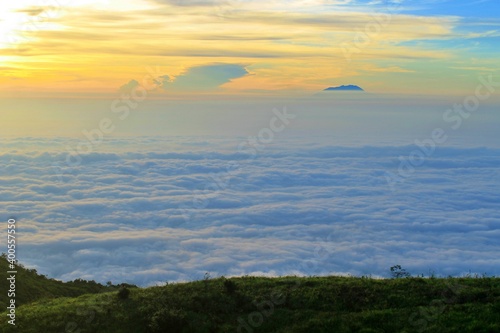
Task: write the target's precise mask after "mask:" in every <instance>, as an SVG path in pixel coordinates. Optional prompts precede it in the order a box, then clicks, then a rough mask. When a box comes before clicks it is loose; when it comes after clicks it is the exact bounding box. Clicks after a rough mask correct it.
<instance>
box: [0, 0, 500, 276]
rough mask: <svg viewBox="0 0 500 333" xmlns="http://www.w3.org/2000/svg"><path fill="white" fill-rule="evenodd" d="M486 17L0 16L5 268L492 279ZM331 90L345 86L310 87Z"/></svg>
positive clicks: (474, 8)
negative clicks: (11, 251)
mask: <svg viewBox="0 0 500 333" xmlns="http://www.w3.org/2000/svg"><path fill="white" fill-rule="evenodd" d="M499 8H500V6H499V5H498V1H497V0H491V1H488V0H471V1H464V0H455V1H446V0H423V1H405V0H398V1H396V0H393V1H377V0H366V1H361V0H359V1H358V0H296V1H287V0H275V1H263V0H255V1H236V0H234V1H233V0H193V1H183V0H127V1H118V0H106V1H105V0H50V1H35V0H18V1H12V2H2V3H1V4H0V30H1V31H2V34H0V123H1V124H2V130H1V131H0V216H2V218H3V219H4V220H5V221H6V220H7V219H8V218H10V217H15V218H16V220H17V224H16V225H17V229H16V230H17V232H18V233H17V236H18V247H17V252H16V253H17V254H18V259H19V261H20V262H21V263H23V264H25V265H27V266H28V267H33V268H36V269H37V270H38V271H39V272H40V273H43V274H46V275H48V276H50V277H54V278H56V279H60V280H65V281H67V280H72V279H77V278H84V279H91V280H96V281H99V282H102V283H106V282H107V281H112V282H114V283H120V282H128V283H134V284H137V285H140V286H151V285H156V284H163V283H165V282H167V281H168V282H175V281H190V280H196V279H201V278H203V276H204V274H205V273H206V272H209V273H210V274H211V276H214V277H215V276H220V275H224V276H241V275H268V276H278V275H291V274H292V275H295V274H296V275H327V274H335V275H349V274H352V275H372V276H374V277H387V276H389V267H391V266H393V265H398V264H399V265H401V266H403V267H404V268H406V269H408V271H410V272H411V273H413V274H425V275H430V274H432V273H435V274H437V275H441V276H447V275H454V276H460V275H464V274H467V273H470V272H473V273H478V274H483V273H486V274H488V275H497V276H498V275H499V274H500V265H499V259H498V253H499V251H500V246H499V245H498V241H497V240H498V237H499V233H500V209H499V206H498V202H499V201H500V198H499V190H498V189H499V188H500V168H499V165H500V135H499V132H498V128H499V126H500V112H499V108H500V95H499V94H498V91H499V89H500V75H499V74H500V71H499V70H500V65H499V62H498V58H499V55H500V43H499V31H500V19H499V17H500V16H499ZM348 84H354V85H358V86H360V87H362V88H363V89H364V92H331V91H323V90H324V89H325V88H327V87H332V86H340V85H348ZM1 246H2V247H3V246H4V244H3V243H1ZM2 252H4V251H3V250H2Z"/></svg>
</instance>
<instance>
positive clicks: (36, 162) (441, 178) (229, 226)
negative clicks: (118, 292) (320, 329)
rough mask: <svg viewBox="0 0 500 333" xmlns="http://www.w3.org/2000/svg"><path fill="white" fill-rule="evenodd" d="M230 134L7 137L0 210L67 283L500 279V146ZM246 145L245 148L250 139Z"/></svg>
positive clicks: (37, 262) (43, 265) (23, 244)
mask: <svg viewBox="0 0 500 333" xmlns="http://www.w3.org/2000/svg"><path fill="white" fill-rule="evenodd" d="M239 143H240V142H239V141H238V140H230V139H220V138H213V139H211V138H205V139H203V140H202V139H200V138H197V139H196V138H176V139H168V140H167V139H162V138H155V137H142V138H140V139H137V138H135V139H112V140H111V139H110V140H109V141H108V143H107V144H106V145H105V146H103V147H101V148H100V149H98V150H96V151H95V152H92V153H89V154H84V155H81V157H82V158H81V161H80V163H74V165H68V164H67V158H68V154H69V153H68V152H66V150H65V149H66V148H65V147H66V146H67V144H68V140H67V139H50V140H49V139H45V140H44V139H33V138H26V139H17V140H13V141H6V142H4V143H3V148H4V149H3V151H4V153H3V154H2V155H0V165H1V167H0V198H1V201H2V205H1V206H0V207H1V208H0V210H1V215H2V216H4V217H5V218H7V217H9V216H15V217H16V218H17V220H18V228H19V229H18V233H19V234H18V237H19V239H18V255H19V259H20V261H21V262H23V263H26V264H27V265H28V266H32V267H35V268H37V269H38V270H39V271H40V272H42V273H44V274H47V275H49V276H52V277H56V278H59V279H63V280H69V279H75V278H86V279H95V280H97V281H100V282H106V281H108V280H111V281H113V282H122V281H126V282H131V283H136V284H139V285H152V284H156V283H162V282H165V281H182V280H193V279H199V278H202V277H203V274H204V273H205V272H210V273H211V274H212V276H217V275H225V276H232V275H244V274H259V275H262V274H266V275H288V274H305V275H320V274H355V275H360V274H373V275H375V276H387V275H388V268H389V267H390V266H392V265H395V264H400V265H402V266H403V267H405V268H406V269H407V270H408V271H410V272H412V273H415V274H420V273H424V274H428V273H429V271H434V272H435V273H436V274H442V275H448V274H451V275H459V274H464V273H467V272H469V270H470V271H472V272H478V273H488V274H497V275H498V274H499V273H500V270H499V267H500V259H498V252H499V250H500V246H499V245H498V241H497V240H498V239H499V237H500V210H499V205H498V203H499V202H500V192H499V191H498V188H499V187H500V170H499V168H498V166H499V165H500V150H499V149H487V148H469V149H460V148H451V147H439V149H437V150H436V151H435V152H434V153H433V154H432V155H431V156H428V157H427V158H426V159H425V161H423V163H421V164H420V165H418V166H415V167H414V170H413V171H412V172H411V173H408V174H405V175H404V177H400V179H399V181H398V182H393V183H392V184H390V182H388V176H387V175H388V174H389V175H396V176H398V175H399V176H401V170H399V169H400V168H401V160H400V157H405V156H410V155H411V153H412V151H415V149H417V148H416V147H414V146H397V147H394V146H377V147H370V146H364V147H338V146H330V145H317V144H316V145H314V144H308V143H307V142H306V141H302V140H296V141H293V140H289V141H287V144H284V143H283V144H281V143H274V144H269V145H267V146H266V147H265V148H262V149H261V150H260V151H251V150H249V149H240V150H238V145H239ZM247 148H248V147H247Z"/></svg>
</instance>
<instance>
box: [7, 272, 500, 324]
mask: <svg viewBox="0 0 500 333" xmlns="http://www.w3.org/2000/svg"><path fill="white" fill-rule="evenodd" d="M19 280H21V279H19ZM128 291H129V292H130V294H127V292H128ZM2 316H3V317H5V313H4V314H2ZM16 324H17V325H16V326H17V330H14V329H13V328H12V327H10V326H9V325H8V324H6V323H5V321H2V323H1V324H0V331H2V332H14V331H17V332H23V333H31V332H33V333H39V332H80V333H84V332H88V333H91V332H92V333H98V332H102V333H118V332H136V333H142V332H152V333H154V332H162V333H163V332H171V333H176V332H245V333H247V332H277V333H291V332H292V333H293V332H308V333H314V332H335V333H342V332H360V333H369V332H371V333H375V332H380V333H382V332H407V333H410V332H419V333H421V332H440V333H446V332H460V333H466V332H471V333H472V332H474V333H478V332H500V279H498V278H487V277H483V278H448V279H441V278H439V279H438V278H428V279H423V278H400V279H384V280H379V279H370V278H356V277H309V278H298V277H282V278H262V277H242V278H231V279H225V278H217V279H206V280H202V281H195V282H191V283H185V284H170V285H166V286H162V287H151V288H144V289H141V288H129V289H127V290H123V289H122V291H121V293H120V295H119V293H118V292H117V291H114V292H107V293H98V294H88V295H82V296H79V297H76V298H58V299H51V300H39V301H36V302H34V303H31V304H27V305H24V306H21V307H20V308H18V309H17V318H16Z"/></svg>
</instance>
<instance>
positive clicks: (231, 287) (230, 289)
mask: <svg viewBox="0 0 500 333" xmlns="http://www.w3.org/2000/svg"><path fill="white" fill-rule="evenodd" d="M224 288H225V289H226V292H227V293H228V294H229V295H232V294H234V293H235V292H236V283H234V282H233V281H231V280H224Z"/></svg>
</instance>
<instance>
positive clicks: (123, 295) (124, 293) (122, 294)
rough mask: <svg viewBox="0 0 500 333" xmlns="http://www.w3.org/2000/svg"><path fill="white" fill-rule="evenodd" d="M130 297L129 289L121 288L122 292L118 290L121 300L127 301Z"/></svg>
mask: <svg viewBox="0 0 500 333" xmlns="http://www.w3.org/2000/svg"><path fill="white" fill-rule="evenodd" d="M129 295H130V290H128V288H127V287H120V290H118V298H119V299H127V298H128V296H129Z"/></svg>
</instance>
